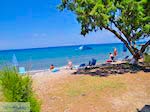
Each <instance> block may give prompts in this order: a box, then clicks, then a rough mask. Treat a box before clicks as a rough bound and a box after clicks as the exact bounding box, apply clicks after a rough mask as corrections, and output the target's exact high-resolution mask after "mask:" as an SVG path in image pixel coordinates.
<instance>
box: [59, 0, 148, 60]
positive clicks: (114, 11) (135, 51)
mask: <svg viewBox="0 0 150 112" xmlns="http://www.w3.org/2000/svg"><path fill="white" fill-rule="evenodd" d="M58 8H59V9H60V10H64V9H65V8H67V9H68V10H70V11H72V12H73V13H75V14H76V16H77V20H78V22H79V23H81V34H82V35H86V34H87V33H89V32H91V31H98V30H103V29H106V30H108V31H110V32H111V33H113V34H114V35H115V36H116V37H117V38H118V39H120V40H121V41H122V42H123V43H124V44H125V45H126V47H127V48H128V49H129V51H130V52H131V54H132V55H133V56H134V58H135V59H139V57H140V55H141V54H142V53H143V52H144V51H145V48H146V47H147V46H148V45H149V44H150V40H148V42H146V43H145V45H143V47H141V48H140V49H139V48H137V47H136V46H135V45H134V44H135V42H136V41H138V40H140V39H143V38H149V36H150V2H149V0H62V3H61V4H60V5H59V7H58Z"/></svg>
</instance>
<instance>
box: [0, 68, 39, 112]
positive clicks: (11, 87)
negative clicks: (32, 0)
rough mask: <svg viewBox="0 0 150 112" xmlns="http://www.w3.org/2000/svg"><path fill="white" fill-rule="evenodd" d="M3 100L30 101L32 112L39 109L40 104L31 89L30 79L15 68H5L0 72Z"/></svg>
mask: <svg viewBox="0 0 150 112" xmlns="http://www.w3.org/2000/svg"><path fill="white" fill-rule="evenodd" d="M0 81H1V85H2V90H3V94H4V96H5V101H8V102H30V108H31V111H32V112H39V111H40V104H39V102H38V101H37V99H36V98H35V95H34V94H33V91H32V87H31V86H32V81H31V79H30V77H29V76H21V75H20V74H18V72H17V71H16V69H9V68H5V69H4V70H2V71H1V72H0Z"/></svg>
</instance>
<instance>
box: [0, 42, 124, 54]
mask: <svg viewBox="0 0 150 112" xmlns="http://www.w3.org/2000/svg"><path fill="white" fill-rule="evenodd" d="M105 44H122V42H116V43H115V42H114V43H99V44H98V43H96V44H77V45H62V46H61V45H60V46H47V47H46V46H45V47H32V48H14V49H2V50H0V52H3V51H18V50H31V49H45V48H59V47H72V46H81V45H105Z"/></svg>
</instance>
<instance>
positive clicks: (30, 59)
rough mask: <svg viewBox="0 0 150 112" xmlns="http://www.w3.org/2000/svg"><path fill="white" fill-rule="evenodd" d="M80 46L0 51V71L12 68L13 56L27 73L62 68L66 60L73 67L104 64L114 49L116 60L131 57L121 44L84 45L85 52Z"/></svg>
mask: <svg viewBox="0 0 150 112" xmlns="http://www.w3.org/2000/svg"><path fill="white" fill-rule="evenodd" d="M80 46H81V45H77V46H63V47H46V48H32V49H20V50H3V51H0V69H2V68H3V67H5V66H13V65H14V61H13V57H14V56H15V58H16V59H15V60H16V61H17V62H16V63H17V64H18V66H19V67H25V68H26V70H27V71H31V70H43V69H49V66H50V65H51V64H53V65H54V66H55V67H63V66H65V65H67V63H68V60H71V61H72V62H73V65H80V64H82V63H85V64H88V62H89V60H91V59H92V58H94V59H96V60H97V62H98V63H105V62H106V60H108V59H109V53H113V50H114V48H116V49H117V51H118V56H117V59H118V60H120V59H123V58H124V57H125V56H127V55H130V56H131V54H130V53H129V51H127V52H125V53H124V52H123V44H122V43H112V44H94V45H85V46H87V47H90V48H91V49H87V50H79V47H80Z"/></svg>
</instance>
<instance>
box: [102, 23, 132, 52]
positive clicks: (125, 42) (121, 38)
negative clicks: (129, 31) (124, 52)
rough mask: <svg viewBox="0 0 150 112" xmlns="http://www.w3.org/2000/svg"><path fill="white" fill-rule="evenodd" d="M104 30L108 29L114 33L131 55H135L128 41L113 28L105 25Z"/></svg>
mask: <svg viewBox="0 0 150 112" xmlns="http://www.w3.org/2000/svg"><path fill="white" fill-rule="evenodd" d="M103 27H104V28H105V29H106V30H109V31H110V32H112V33H113V34H115V35H116V36H117V38H119V39H120V40H121V41H122V42H123V43H124V44H125V45H126V47H127V48H128V49H129V51H130V52H131V54H132V55H135V52H134V50H133V49H132V47H130V46H129V44H128V42H127V41H126V40H125V39H124V38H123V37H121V35H119V34H118V33H117V32H116V31H115V30H113V29H111V28H109V27H106V26H103Z"/></svg>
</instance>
